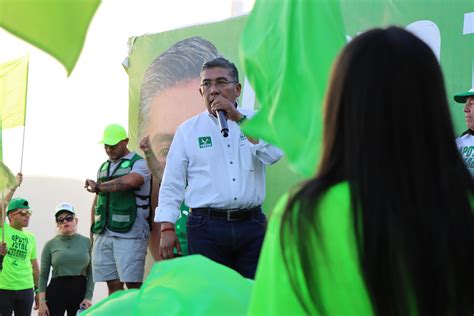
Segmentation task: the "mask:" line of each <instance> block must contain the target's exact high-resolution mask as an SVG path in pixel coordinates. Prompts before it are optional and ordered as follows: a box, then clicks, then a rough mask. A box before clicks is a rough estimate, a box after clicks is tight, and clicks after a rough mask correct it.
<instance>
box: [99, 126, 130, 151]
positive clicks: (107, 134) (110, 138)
mask: <svg viewBox="0 0 474 316" xmlns="http://www.w3.org/2000/svg"><path fill="white" fill-rule="evenodd" d="M127 138H128V137H127V132H126V131H125V128H123V127H122V126H120V125H118V124H112V125H109V126H107V127H106V128H105V130H104V137H102V140H101V141H100V142H99V144H105V145H110V146H114V145H116V144H117V143H118V142H119V141H121V140H124V139H127Z"/></svg>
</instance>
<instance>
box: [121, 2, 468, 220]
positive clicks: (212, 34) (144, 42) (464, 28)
mask: <svg viewBox="0 0 474 316" xmlns="http://www.w3.org/2000/svg"><path fill="white" fill-rule="evenodd" d="M341 8H342V13H343V18H344V24H345V29H346V35H347V37H348V40H350V39H351V38H353V37H354V36H356V35H357V34H358V33H360V32H363V31H364V30H367V29H369V28H372V27H383V26H387V25H400V26H403V27H406V28H407V29H409V30H411V31H413V32H414V33H416V34H417V35H419V36H420V37H422V38H423V39H424V40H425V41H426V42H427V43H428V45H430V46H431V47H432V48H433V50H434V51H435V54H436V55H437V56H438V57H439V60H440V62H441V66H442V69H443V72H444V75H445V80H446V87H447V90H448V95H449V102H450V108H451V113H452V118H453V121H454V125H455V129H456V132H457V133H458V134H459V133H461V132H462V131H463V130H465V125H464V124H465V123H464V113H463V111H462V106H461V105H459V104H456V103H454V101H453V100H452V95H453V94H454V93H456V92H460V91H467V90H468V89H470V88H471V87H472V86H474V83H473V76H474V74H473V72H474V70H473V69H474V66H473V65H474V3H473V2H472V0H453V1H441V0H435V1H429V0H394V1H388V0H385V1H376V0H361V1H356V0H342V1H341ZM245 21H246V16H242V17H237V18H232V19H228V20H225V21H221V22H216V23H210V24H204V25H197V26H191V27H186V28H182V29H178V30H172V31H167V32H163V33H157V34H150V35H143V36H139V37H135V38H132V39H130V52H129V59H128V69H127V71H128V74H129V82H130V83H129V135H130V145H131V148H133V149H136V148H137V144H138V141H139V139H140V138H141V137H142V136H143V135H140V132H139V128H138V123H139V114H138V113H139V99H140V85H141V82H142V79H143V76H144V73H145V71H146V69H147V67H148V66H149V65H150V64H151V63H152V61H153V60H154V59H155V58H156V57H158V56H159V55H160V54H161V53H163V52H164V51H165V50H167V49H168V48H169V47H171V46H172V45H173V44H174V43H176V42H178V41H180V40H183V39H186V38H189V37H192V36H200V37H202V38H204V39H207V40H209V41H210V42H212V43H213V44H214V45H215V46H216V48H217V49H218V51H219V53H220V54H222V55H224V56H225V57H226V58H228V59H229V60H231V61H233V62H234V63H235V64H236V66H237V68H238V69H239V71H240V81H241V82H242V83H243V82H244V81H245V80H244V78H245V74H244V73H243V69H242V67H240V57H239V54H238V52H239V47H238V46H239V43H240V33H241V31H242V29H243V27H244V24H245ZM295 62H297V61H295ZM308 75H311V74H308ZM302 80H303V79H302ZM197 89H198V87H196V93H198V91H197ZM246 93H249V91H246V86H245V84H243V94H244V95H245V94H246ZM244 106H249V105H248V104H244ZM429 107H430V105H429V104H427V105H426V110H427V111H429ZM255 108H258V105H255ZM202 109H203V110H204V109H205V107H204V105H203V106H202ZM281 128H284V126H283V127H281ZM400 128H403V126H402V125H401V126H400ZM433 128H436V126H433ZM301 180H303V178H302V177H301V176H299V175H297V174H296V173H294V172H293V171H292V170H291V169H290V168H289V167H288V163H287V162H286V160H285V159H282V161H280V162H279V163H277V164H276V165H274V166H271V167H269V168H268V171H267V197H266V201H265V204H264V210H265V211H266V212H267V213H268V212H269V211H271V208H272V207H273V205H274V204H275V202H276V201H277V200H278V198H279V197H280V196H281V195H282V194H283V193H284V192H286V191H287V190H288V189H289V188H291V187H292V186H294V185H295V183H297V182H298V181H301Z"/></svg>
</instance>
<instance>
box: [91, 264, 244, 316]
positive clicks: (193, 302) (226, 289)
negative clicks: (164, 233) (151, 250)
mask: <svg viewBox="0 0 474 316" xmlns="http://www.w3.org/2000/svg"><path fill="white" fill-rule="evenodd" d="M252 286H253V281H252V280H249V279H245V278H244V277H242V276H241V275H240V274H239V273H237V272H235V271H234V270H232V269H230V268H228V267H226V266H223V265H221V264H218V263H216V262H214V261H211V260H209V259H207V258H205V257H203V256H200V255H192V256H186V257H182V258H176V259H171V260H164V261H160V262H158V263H156V264H155V265H154V266H153V268H152V270H151V272H150V274H149V275H148V277H147V279H146V280H145V282H144V283H143V285H142V287H141V288H140V290H139V291H130V290H129V291H120V292H118V293H115V294H114V295H112V296H110V297H108V298H106V299H104V300H103V301H101V302H99V303H97V304H95V305H93V306H92V307H91V308H90V309H88V310H86V311H85V312H84V314H83V315H84V316H88V315H94V316H95V315H104V316H109V315H114V316H120V315H124V316H125V315H137V316H141V315H244V314H245V313H246V312H247V308H248V303H249V300H250V292H251V290H252Z"/></svg>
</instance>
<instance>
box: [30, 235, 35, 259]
mask: <svg viewBox="0 0 474 316" xmlns="http://www.w3.org/2000/svg"><path fill="white" fill-rule="evenodd" d="M30 236H31V242H32V244H33V246H32V248H31V257H30V259H31V260H35V259H36V237H35V235H33V234H30Z"/></svg>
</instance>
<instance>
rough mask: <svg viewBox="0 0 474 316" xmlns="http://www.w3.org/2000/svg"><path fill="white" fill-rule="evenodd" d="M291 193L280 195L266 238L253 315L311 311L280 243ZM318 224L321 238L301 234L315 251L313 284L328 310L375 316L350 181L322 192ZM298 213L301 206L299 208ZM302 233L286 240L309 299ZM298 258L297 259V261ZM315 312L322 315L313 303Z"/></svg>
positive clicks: (301, 283) (302, 286)
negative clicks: (361, 258)
mask: <svg viewBox="0 0 474 316" xmlns="http://www.w3.org/2000/svg"><path fill="white" fill-rule="evenodd" d="M287 199H288V197H284V198H283V199H281V200H280V202H279V203H278V205H277V206H276V208H275V210H274V211H273V213H272V216H271V220H270V223H269V227H268V230H267V235H266V238H265V241H264V245H263V248H262V252H261V255H260V261H259V265H258V269H257V275H256V279H255V286H254V291H253V293H252V299H251V303H250V309H249V314H250V315H304V314H306V313H305V310H304V309H303V306H302V304H301V303H300V301H299V300H298V298H297V296H296V293H295V291H294V290H293V288H292V286H291V284H290V278H289V275H288V269H287V267H286V265H285V263H284V261H283V260H284V259H283V253H282V247H281V243H280V226H281V217H282V215H283V212H284V209H285V205H286V202H287ZM318 208H319V212H318V214H319V216H318V218H317V220H318V228H319V229H320V233H321V238H316V235H315V234H311V236H299V237H300V238H299V240H300V242H304V243H305V246H306V247H309V249H311V251H313V252H314V261H313V262H314V267H313V269H314V270H313V275H314V276H315V278H316V279H315V280H312V282H313V284H315V285H316V288H317V289H318V291H319V293H318V297H319V299H320V304H321V306H322V307H323V309H324V311H325V313H327V314H328V315H373V311H372V305H371V303H370V298H369V296H368V292H367V289H366V287H365V283H364V281H363V277H362V274H361V271H360V266H359V260H358V254H357V247H356V241H355V234H354V229H353V224H352V215H351V214H352V211H351V205H350V191H349V185H348V184H347V183H345V182H344V183H340V184H337V185H335V186H333V187H331V188H329V190H328V191H327V192H326V193H325V194H323V195H322V196H321V200H320V202H319V203H318ZM293 214H296V216H298V209H297V208H296V209H293ZM296 242H297V240H296V238H292V237H290V238H289V239H288V240H287V241H286V242H285V243H284V249H285V253H286V258H290V260H292V261H291V266H292V267H297V268H296V269H295V271H294V274H295V275H296V277H295V283H296V284H295V285H296V287H297V288H299V289H300V291H301V293H302V297H303V300H304V301H305V302H311V300H310V297H311V294H310V293H309V292H308V290H307V286H306V279H307V277H308V275H307V273H305V271H303V269H302V267H301V265H300V264H299V255H298V252H297V251H298V250H297V247H296V245H295V243H296ZM293 260H294V261H293ZM306 305H309V311H308V312H309V314H310V315H319V312H318V310H317V309H316V307H315V306H313V305H312V304H311V303H307V304H306Z"/></svg>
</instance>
